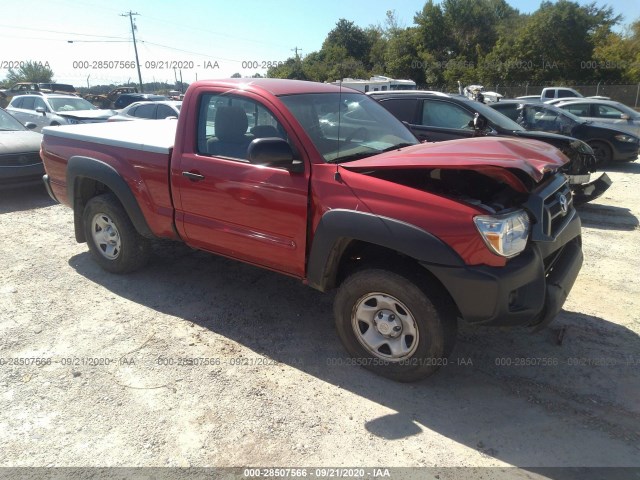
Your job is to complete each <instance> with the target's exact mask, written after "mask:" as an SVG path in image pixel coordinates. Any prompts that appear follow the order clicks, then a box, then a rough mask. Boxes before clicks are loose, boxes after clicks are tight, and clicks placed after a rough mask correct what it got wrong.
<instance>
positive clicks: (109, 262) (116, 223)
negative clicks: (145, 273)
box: [83, 193, 151, 273]
mask: <svg viewBox="0 0 640 480" xmlns="http://www.w3.org/2000/svg"><path fill="white" fill-rule="evenodd" d="M83 224H84V232H85V236H86V238H87V244H88V245H89V251H90V252H91V255H92V256H93V259H94V260H95V261H96V263H98V265H100V266H101V267H102V268H103V269H105V270H107V271H108V272H112V273H127V272H132V271H134V270H137V269H139V268H140V267H142V266H143V265H144V264H146V263H147V261H148V260H149V256H150V255H151V242H150V240H149V239H147V238H145V237H143V236H142V235H140V234H139V233H138V231H137V230H136V229H135V227H134V226H133V223H131V220H130V219H129V216H128V215H127V212H126V211H125V209H124V207H123V206H122V204H121V203H120V202H119V201H118V199H117V198H116V196H115V195H113V194H111V193H105V194H103V195H98V196H97V197H93V198H92V199H91V200H89V202H88V203H87V205H86V206H85V208H84V212H83Z"/></svg>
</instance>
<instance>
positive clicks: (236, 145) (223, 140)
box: [198, 94, 288, 161]
mask: <svg viewBox="0 0 640 480" xmlns="http://www.w3.org/2000/svg"><path fill="white" fill-rule="evenodd" d="M267 137H278V138H283V139H284V140H288V139H287V136H286V134H285V130H284V128H283V127H282V125H281V124H280V122H278V120H277V119H276V118H275V116H274V115H273V114H272V113H271V112H270V111H269V110H268V109H266V108H265V107H264V106H263V105H262V104H260V103H258V102H256V101H254V100H250V99H246V98H240V97H236V96H234V95H221V94H207V95H203V97H202V99H201V101H200V114H199V121H198V153H200V154H203V155H212V156H219V157H227V158H232V159H237V160H243V161H247V158H248V149H249V144H250V143H251V142H252V141H253V140H254V139H256V138H267Z"/></svg>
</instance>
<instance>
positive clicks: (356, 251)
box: [328, 240, 460, 316]
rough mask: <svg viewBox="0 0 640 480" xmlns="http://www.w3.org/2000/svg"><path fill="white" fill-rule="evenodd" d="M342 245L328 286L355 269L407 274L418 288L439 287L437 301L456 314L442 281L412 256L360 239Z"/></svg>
mask: <svg viewBox="0 0 640 480" xmlns="http://www.w3.org/2000/svg"><path fill="white" fill-rule="evenodd" d="M342 248H343V249H342V255H341V256H340V259H339V262H338V265H337V268H336V273H335V281H334V282H330V283H329V285H328V287H329V288H336V287H339V286H340V284H341V283H342V282H343V281H344V280H345V279H346V278H347V277H348V276H349V275H351V274H353V273H354V272H356V271H358V270H362V269H364V268H383V269H386V270H390V271H393V272H396V273H398V274H401V275H404V276H407V277H408V278H410V279H411V280H412V281H414V282H416V284H417V285H419V286H420V287H421V288H424V289H431V290H432V289H438V290H440V293H441V294H442V295H441V297H442V298H441V301H443V302H445V303H447V304H450V305H451V306H452V307H453V308H454V309H455V311H456V314H457V315H458V316H459V315H460V312H459V310H458V308H457V306H456V303H455V302H454V301H453V298H452V297H451V295H450V294H449V292H448V291H447V289H446V288H445V287H444V285H443V284H442V282H440V280H438V278H437V277H436V276H435V275H434V274H433V273H431V272H430V271H429V270H428V268H426V267H424V266H423V265H421V264H420V263H419V262H418V261H417V260H415V259H414V258H411V257H409V256H407V255H403V254H402V253H400V252H398V251H396V250H393V249H390V248H386V247H381V246H380V245H374V244H371V243H367V242H363V241H361V240H351V241H350V242H348V243H344V244H343V245H342Z"/></svg>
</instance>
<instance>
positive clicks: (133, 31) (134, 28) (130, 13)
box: [120, 10, 143, 93]
mask: <svg viewBox="0 0 640 480" xmlns="http://www.w3.org/2000/svg"><path fill="white" fill-rule="evenodd" d="M134 15H140V14H139V13H134V12H132V11H131V10H129V11H128V12H127V13H123V14H121V15H120V16H121V17H129V21H130V22H131V35H133V51H134V52H136V66H137V67H138V80H139V81H140V93H143V87H142V74H141V73H140V60H138V46H137V45H136V27H135V25H134V24H133V16H134Z"/></svg>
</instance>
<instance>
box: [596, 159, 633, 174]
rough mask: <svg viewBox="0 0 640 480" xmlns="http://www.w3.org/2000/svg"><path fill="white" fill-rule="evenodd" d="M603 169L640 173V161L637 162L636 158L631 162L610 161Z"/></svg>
mask: <svg viewBox="0 0 640 480" xmlns="http://www.w3.org/2000/svg"><path fill="white" fill-rule="evenodd" d="M603 170H605V171H607V172H620V173H640V163H638V159H636V160H634V161H632V162H618V163H610V164H608V165H606V166H605V167H604V168H603Z"/></svg>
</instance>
